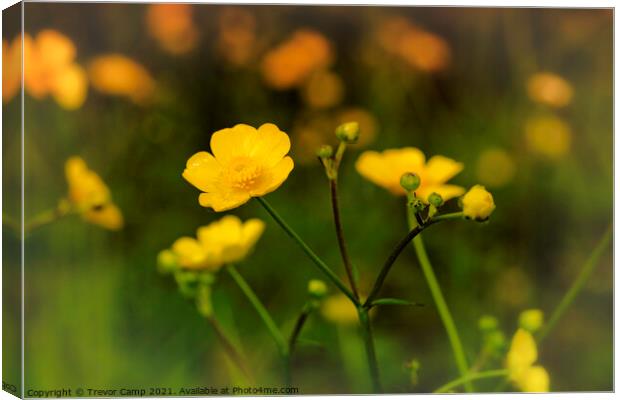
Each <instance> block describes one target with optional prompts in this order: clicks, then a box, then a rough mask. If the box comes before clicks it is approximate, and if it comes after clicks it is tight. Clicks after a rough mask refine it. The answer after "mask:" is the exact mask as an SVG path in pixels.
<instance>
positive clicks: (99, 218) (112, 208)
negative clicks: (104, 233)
mask: <svg viewBox="0 0 620 400" xmlns="http://www.w3.org/2000/svg"><path fill="white" fill-rule="evenodd" d="M82 216H83V218H84V219H85V220H86V221H88V222H90V223H92V224H96V225H100V226H102V227H104V228H106V229H109V230H112V231H117V230H119V229H121V228H122V227H123V224H124V221H123V214H122V213H121V210H120V209H119V208H118V207H117V206H116V205H114V204H111V203H108V204H105V205H103V206H101V207H96V208H94V209H91V210H88V211H86V212H85V213H84V214H82Z"/></svg>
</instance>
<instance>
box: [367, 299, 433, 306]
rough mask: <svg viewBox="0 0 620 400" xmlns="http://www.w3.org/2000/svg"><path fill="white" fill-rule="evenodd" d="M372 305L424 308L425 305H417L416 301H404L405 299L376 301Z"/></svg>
mask: <svg viewBox="0 0 620 400" xmlns="http://www.w3.org/2000/svg"><path fill="white" fill-rule="evenodd" d="M371 305H373V306H418V307H422V306H423V305H424V304H421V303H416V302H414V301H409V300H403V299H390V298H385V299H377V300H374V301H373V302H372V303H371Z"/></svg>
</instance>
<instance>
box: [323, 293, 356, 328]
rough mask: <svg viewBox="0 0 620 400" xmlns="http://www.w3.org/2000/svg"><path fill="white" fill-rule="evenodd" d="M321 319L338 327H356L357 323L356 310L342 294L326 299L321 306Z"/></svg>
mask: <svg viewBox="0 0 620 400" xmlns="http://www.w3.org/2000/svg"><path fill="white" fill-rule="evenodd" d="M321 314H322V315H323V317H324V318H325V319H326V320H328V321H330V322H333V323H335V324H339V325H356V324H357V323H358V321H359V320H358V316H357V308H355V305H353V303H352V302H351V300H349V298H347V296H345V295H344V294H340V293H339V294H335V295H332V296H329V297H327V298H326V299H325V300H324V301H323V303H322V304H321Z"/></svg>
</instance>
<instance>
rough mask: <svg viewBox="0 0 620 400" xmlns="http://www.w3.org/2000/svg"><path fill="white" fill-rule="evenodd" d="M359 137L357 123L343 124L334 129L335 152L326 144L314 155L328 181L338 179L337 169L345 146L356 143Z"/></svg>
mask: <svg viewBox="0 0 620 400" xmlns="http://www.w3.org/2000/svg"><path fill="white" fill-rule="evenodd" d="M359 137H360V126H359V124H358V123H357V122H345V123H344V124H341V125H339V126H338V127H337V128H336V138H338V140H339V144H338V147H337V148H336V150H335V151H334V148H333V147H332V146H330V145H327V144H326V145H322V146H321V147H319V149H318V150H317V152H316V154H317V156H318V157H319V160H320V161H321V164H323V166H324V167H325V172H326V173H327V177H328V178H329V179H330V180H335V179H337V177H338V168H339V167H340V161H342V156H343V155H344V151H345V149H346V147H347V144H355V143H357V141H358V139H359Z"/></svg>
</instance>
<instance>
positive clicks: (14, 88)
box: [2, 36, 22, 103]
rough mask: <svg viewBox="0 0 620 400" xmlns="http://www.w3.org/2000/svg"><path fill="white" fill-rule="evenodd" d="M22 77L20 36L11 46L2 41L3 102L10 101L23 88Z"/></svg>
mask: <svg viewBox="0 0 620 400" xmlns="http://www.w3.org/2000/svg"><path fill="white" fill-rule="evenodd" d="M21 76H22V40H21V37H20V36H18V37H16V38H15V39H13V41H12V42H11V44H10V45H9V43H8V41H6V40H3V41H2V100H4V102H5V103H7V102H8V101H10V100H11V99H12V98H13V97H14V96H15V95H16V94H17V93H18V92H19V88H20V86H21Z"/></svg>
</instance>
